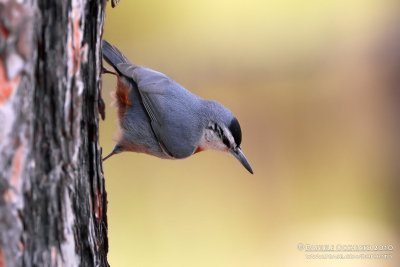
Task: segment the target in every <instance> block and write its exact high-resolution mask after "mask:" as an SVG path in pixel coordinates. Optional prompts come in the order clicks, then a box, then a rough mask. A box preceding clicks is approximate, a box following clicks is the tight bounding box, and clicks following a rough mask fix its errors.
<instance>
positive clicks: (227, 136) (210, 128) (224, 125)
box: [199, 101, 253, 174]
mask: <svg viewBox="0 0 400 267" xmlns="http://www.w3.org/2000/svg"><path fill="white" fill-rule="evenodd" d="M207 102H208V106H209V109H208V110H209V111H210V112H208V114H207V116H206V117H207V122H206V124H205V129H204V131H203V136H202V138H201V141H200V145H199V148H200V150H206V149H214V150H220V151H224V152H229V153H231V154H232V155H233V156H235V158H237V159H238V160H239V161H240V163H242V165H243V166H244V167H245V168H246V170H248V171H249V172H250V173H251V174H253V170H252V168H251V166H250V164H249V162H248V161H247V159H246V157H245V156H244V154H243V152H242V150H241V148H240V145H241V143H242V130H241V128H240V124H239V121H238V120H237V119H236V117H235V116H234V115H233V114H232V112H230V111H229V110H228V109H227V108H226V107H224V106H223V105H221V104H219V103H218V102H214V101H207Z"/></svg>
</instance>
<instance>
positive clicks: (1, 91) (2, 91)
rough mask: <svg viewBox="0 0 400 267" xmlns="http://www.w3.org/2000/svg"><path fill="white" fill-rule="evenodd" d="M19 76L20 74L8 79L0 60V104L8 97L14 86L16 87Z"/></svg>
mask: <svg viewBox="0 0 400 267" xmlns="http://www.w3.org/2000/svg"><path fill="white" fill-rule="evenodd" d="M19 78H20V75H18V76H17V77H15V78H14V79H13V80H11V81H9V80H8V79H7V74H6V70H5V68H4V65H3V64H2V63H1V62H0V104H4V103H5V102H6V101H7V99H8V98H9V97H10V95H11V93H12V92H13V90H14V88H16V87H17V85H18V83H19Z"/></svg>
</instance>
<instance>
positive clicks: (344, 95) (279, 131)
mask: <svg viewBox="0 0 400 267" xmlns="http://www.w3.org/2000/svg"><path fill="white" fill-rule="evenodd" d="M109 5H110V3H108V8H107V14H106V22H105V31H104V38H105V39H107V40H108V41H109V42H110V43H112V44H114V45H116V46H118V47H119V48H120V50H121V51H123V52H124V53H125V54H126V55H127V57H128V58H129V59H130V60H131V61H132V62H134V63H136V64H140V65H145V66H147V67H150V68H153V69H155V70H158V71H161V72H164V73H165V74H167V75H169V76H170V77H171V78H173V79H174V80H176V81H177V82H178V83H180V84H182V85H183V86H185V87H186V88H188V89H189V90H190V91H192V92H193V93H195V94H197V95H199V96H201V97H203V98H206V99H214V100H217V101H219V102H221V103H223V104H224V105H225V106H227V107H228V108H229V109H231V110H232V112H233V113H234V114H235V115H236V116H237V118H238V119H239V121H240V123H241V126H242V131H243V138H244V141H243V143H242V149H243V152H244V153H245V155H246V156H247V158H248V160H249V162H250V163H251V165H252V167H253V169H254V171H255V174H254V175H253V176H252V175H250V174H249V173H247V171H246V170H245V169H244V168H243V167H242V166H241V165H240V163H239V162H237V160H236V159H235V158H234V157H232V156H229V155H225V154H223V153H221V152H216V151H207V152H202V153H199V154H196V155H195V156H193V157H191V158H189V159H185V160H178V161H168V160H160V159H158V158H153V157H150V156H147V155H143V154H135V153H123V154H120V155H117V156H114V157H112V158H110V159H109V160H107V161H106V162H105V163H104V172H105V176H106V188H107V192H108V200H109V205H108V218H109V238H110V252H109V261H110V264H111V265H112V266H118V267H120V266H140V267H142V266H143V267H150V266H155V267H159V266H162V267H164V266H171V267H177V266H184V267H192V266H193V267H197V266H199V267H200V266H201V267H203V266H210V267H214V266H215V267H225V266H227V267H261V266H263V267H264V266H288V267H291V266H377V267H380V266H400V257H399V256H400V253H399V250H400V247H399V245H400V236H399V232H400V231H399V223H400V211H399V200H400V197H399V188H400V183H399V176H400V175H399V174H400V168H399V151H400V149H399V141H398V138H399V127H398V125H399V121H400V119H399V115H400V112H399V111H400V106H399V99H400V90H399V87H400V72H399V70H400V26H399V25H400V19H399V18H400V6H399V4H397V1H394V0H393V1H388V0H325V1H321V0H308V1H307V0H304V1H300V0H280V1H266V0H247V1H234V0H230V1H228V0H223V1H221V0H219V1H215V0H214V1H211V0H203V1H184V0H172V1H154V0H146V1H145V0H136V1H129V0H122V1H121V2H120V4H119V6H118V7H117V8H114V9H112V8H111V7H110V6H109ZM114 87H115V77H113V76H104V78H103V96H104V98H105V101H106V103H107V110H106V111H107V119H106V121H104V122H102V124H101V132H100V134H101V145H102V146H103V154H107V153H109V152H110V151H111V150H112V148H113V146H114V142H113V141H112V138H113V137H114V136H115V133H116V127H117V122H116V110H115V108H113V107H111V106H110V104H111V102H112V99H111V98H110V96H109V95H110V92H111V91H113V90H114ZM299 243H302V244H304V245H307V244H313V245H319V244H333V245H337V244H342V245H369V244H370V245H374V244H376V245H392V246H393V251H392V252H390V253H389V254H390V255H392V258H391V259H369V260H368V259H364V260H362V259H347V260H339V259H336V260H335V259H331V260H328V259H306V254H316V253H306V252H304V250H302V251H300V250H299V249H298V244H299ZM320 254H321V253H320ZM336 254H338V253H337V252H336ZM344 254H348V253H344ZM352 254H353V255H357V254H359V253H352Z"/></svg>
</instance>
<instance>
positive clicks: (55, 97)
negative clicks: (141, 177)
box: [0, 0, 108, 267]
mask: <svg viewBox="0 0 400 267" xmlns="http://www.w3.org/2000/svg"><path fill="white" fill-rule="evenodd" d="M104 6H105V1H103V0H98V1H95V0H68V1H67V0H62V1H51V0H25V1H17V0H0V267H3V266H11V267H14V266H108V263H107V258H106V257H107V251H108V240H107V216H106V211H107V198H106V192H105V189H104V177H103V171H102V161H101V148H100V146H99V143H98V136H99V133H98V124H99V116H98V112H99V103H100V102H102V101H101V97H100V91H99V90H100V88H101V77H100V75H101V51H100V49H101V35H102V29H103V21H104ZM100 107H101V106H100Z"/></svg>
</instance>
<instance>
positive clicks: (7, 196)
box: [3, 190, 11, 203]
mask: <svg viewBox="0 0 400 267" xmlns="http://www.w3.org/2000/svg"><path fill="white" fill-rule="evenodd" d="M3 198H4V200H5V202H7V203H10V202H11V196H10V193H9V192H8V190H6V191H5V192H4V194H3Z"/></svg>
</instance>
